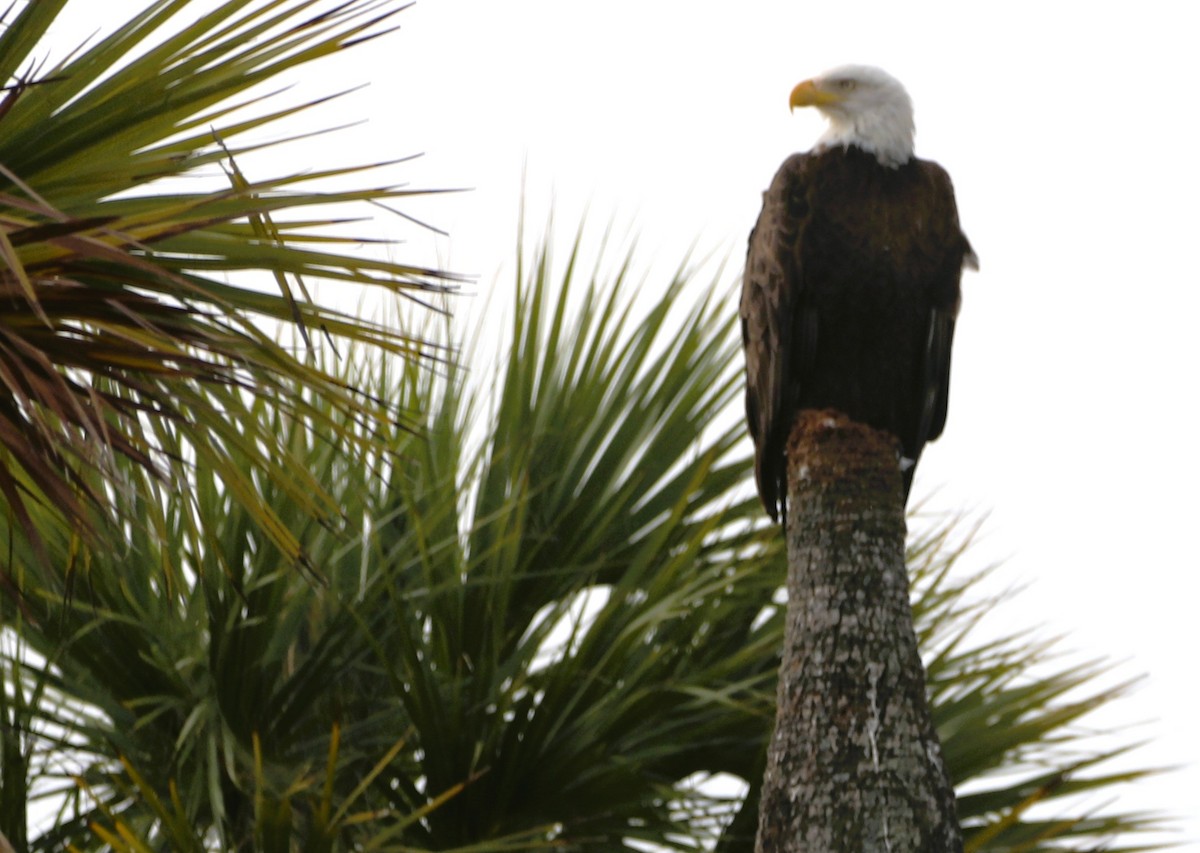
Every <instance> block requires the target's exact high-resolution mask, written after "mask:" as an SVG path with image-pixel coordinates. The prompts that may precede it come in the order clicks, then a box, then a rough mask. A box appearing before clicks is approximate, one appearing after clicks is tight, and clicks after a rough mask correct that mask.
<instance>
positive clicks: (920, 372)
mask: <svg viewBox="0 0 1200 853" xmlns="http://www.w3.org/2000/svg"><path fill="white" fill-rule="evenodd" d="M797 91H799V89H798V90H797ZM794 98H795V95H794ZM793 103H795V101H793ZM973 258H974V255H973V253H972V252H971V247H970V244H969V243H968V242H967V239H966V237H965V236H964V235H963V233H962V231H961V229H960V227H959V221H958V212H957V208H956V206H955V201H954V191H953V188H952V187H951V183H950V178H949V176H948V175H947V174H946V172H945V171H944V170H943V169H942V168H941V167H940V166H938V165H937V164H936V163H932V162H928V161H923V160H918V159H916V158H915V157H914V158H909V159H908V160H907V161H906V162H903V163H902V164H899V165H885V164H884V163H882V162H880V159H879V157H878V156H877V155H876V154H874V153H868V152H867V151H865V150H863V149H862V148H860V147H858V146H856V145H853V144H850V145H837V146H831V147H825V148H824V149H823V150H817V151H813V152H810V153H807V154H797V155H793V156H792V157H790V158H789V159H788V160H787V161H786V162H785V163H784V164H783V166H782V167H781V168H780V169H779V171H778V173H777V174H776V175H775V178H774V180H773V181H772V182H771V187H770V189H768V190H767V191H766V193H764V195H763V209H762V213H761V215H760V216H759V218H758V223H757V225H755V227H754V230H753V232H752V233H751V235H750V247H749V252H748V254H747V258H746V272H745V278H744V282H743V290H742V302H741V317H742V333H743V340H744V343H745V351H746V413H747V417H748V420H749V424H750V434H751V436H752V437H753V439H754V444H755V474H756V477H757V480H758V490H759V494H760V496H761V497H762V501H763V505H764V506H765V507H766V509H767V512H768V513H769V514H770V515H771V517H772V518H774V519H776V520H778V519H779V518H780V516H781V514H782V513H784V512H786V506H785V502H786V496H787V460H786V458H785V445H786V442H787V438H788V433H789V431H790V430H791V427H792V423H793V421H794V419H795V416H796V413H797V412H798V411H800V410H801V409H837V410H839V411H841V412H842V413H844V414H846V415H848V416H849V417H850V418H851V419H853V420H856V421H859V422H861V423H865V424H867V425H869V426H872V427H875V428H876V429H881V430H886V431H887V432H889V433H891V434H892V435H894V436H895V437H896V438H897V439H899V441H900V444H901V446H902V448H903V456H904V459H898V460H897V463H898V464H899V465H901V467H902V470H903V471H904V486H905V495H906V496H907V493H908V488H909V485H910V484H911V480H912V473H913V469H914V468H915V466H916V462H917V460H918V459H919V458H920V455H921V449H922V448H923V447H924V445H925V442H927V441H932V440H933V439H935V438H937V437H938V436H939V435H941V433H942V428H943V427H944V426H945V423H946V404H947V399H948V396H949V384H950V346H951V342H952V340H953V337H954V322H955V317H956V315H957V312H958V303H959V278H960V275H961V271H962V269H963V265H964V261H965V262H967V263H968V264H969V263H972V261H973Z"/></svg>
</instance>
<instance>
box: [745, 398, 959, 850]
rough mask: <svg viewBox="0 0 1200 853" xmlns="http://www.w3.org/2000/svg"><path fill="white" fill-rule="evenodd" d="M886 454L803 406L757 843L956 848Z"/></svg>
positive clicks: (868, 438)
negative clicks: (783, 616)
mask: <svg viewBox="0 0 1200 853" xmlns="http://www.w3.org/2000/svg"><path fill="white" fill-rule="evenodd" d="M896 451H897V445H896V443H895V442H894V440H893V439H891V438H890V437H889V436H888V435H886V434H884V433H880V432H877V431H875V430H872V429H870V428H869V427H865V426H862V425H860V424H857V423H854V422H852V421H850V420H848V419H847V418H845V417H843V416H842V415H840V414H838V413H835V412H812V411H807V412H802V413H801V414H800V417H799V418H798V419H797V422H796V426H795V429H794V430H793V432H792V436H791V441H790V444H789V448H788V460H789V477H788V481H789V487H788V493H789V494H788V512H787V524H788V527H787V544H788V564H789V568H788V619H787V633H786V637H785V640H784V650H783V663H782V666H781V669H780V673H779V698H778V711H777V715H776V723H775V734H774V736H773V738H772V741H771V747H770V754H769V756H768V761H767V771H766V775H765V777H764V781H763V790H762V806H761V812H760V819H759V829H758V843H757V847H756V849H757V851H759V853H785V852H786V853H798V851H807V853H842V851H855V853H857V851H872V853H873V852H874V851H880V853H884V851H888V853H943V851H961V850H962V836H961V832H960V830H959V827H958V820H957V817H956V814H955V800H954V789H953V787H952V786H951V784H950V779H949V776H948V775H947V773H946V769H945V765H944V763H943V761H942V751H941V744H940V743H939V741H938V739H937V734H936V732H935V731H934V729H933V723H932V720H931V718H930V715H929V706H928V702H927V700H926V695H925V670H924V667H923V666H922V664H921V659H920V656H919V654H918V650H917V640H916V635H915V634H914V632H913V626H912V610H911V609H910V606H909V600H908V575H907V572H906V570H905V566H904V533H905V526H904V505H903V498H902V496H901V477H900V471H899V468H898V465H897V464H896V458H897V453H896Z"/></svg>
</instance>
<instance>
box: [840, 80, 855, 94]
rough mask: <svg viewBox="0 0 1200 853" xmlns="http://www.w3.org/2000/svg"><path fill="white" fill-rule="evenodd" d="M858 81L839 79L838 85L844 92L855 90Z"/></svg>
mask: <svg viewBox="0 0 1200 853" xmlns="http://www.w3.org/2000/svg"><path fill="white" fill-rule="evenodd" d="M857 85H858V83H857V82H856V81H854V80H838V81H837V87H838V88H839V89H841V90H842V91H843V92H853V91H854V87H855V86H857Z"/></svg>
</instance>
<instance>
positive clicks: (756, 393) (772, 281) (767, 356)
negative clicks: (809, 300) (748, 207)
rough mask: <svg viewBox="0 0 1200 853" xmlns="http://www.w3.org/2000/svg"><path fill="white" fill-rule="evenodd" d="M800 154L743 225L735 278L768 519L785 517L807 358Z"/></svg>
mask: <svg viewBox="0 0 1200 853" xmlns="http://www.w3.org/2000/svg"><path fill="white" fill-rule="evenodd" d="M808 160H809V155H807V154H797V155H794V156H792V157H790V158H789V159H788V160H787V161H785V162H784V164H783V166H781V167H780V169H779V171H778V172H777V173H776V175H775V178H774V180H773V181H772V182H771V187H770V189H768V190H767V191H766V192H765V193H763V208H762V213H760V214H759V217H758V222H757V223H756V224H755V226H754V230H753V231H752V232H751V233H750V246H749V250H748V251H747V253H746V271H745V275H744V276H743V278H742V301H741V319H742V342H743V344H744V346H745V355H746V416H747V420H748V421H749V425H750V435H751V437H752V438H753V439H754V475H755V479H756V480H757V482H758V494H759V496H760V497H761V498H762V502H763V506H764V507H765V508H766V510H767V513H768V514H769V515H770V516H771V518H772V519H774V520H776V521H779V520H780V518H781V517H783V518H786V511H787V507H786V502H787V460H786V443H787V439H788V430H789V429H790V426H791V419H792V416H793V415H794V414H795V403H796V400H797V399H798V392H797V388H798V386H797V382H798V380H799V379H800V377H801V376H803V375H804V373H805V371H806V369H807V368H810V367H811V365H812V360H813V357H814V354H815V352H816V331H817V318H816V314H815V313H813V312H812V311H809V310H806V309H805V308H804V304H803V298H802V297H803V270H802V268H801V264H800V252H799V247H800V245H801V238H802V237H803V232H804V229H805V226H806V224H807V222H808V217H809V206H808V200H807V181H806V168H805V167H806V165H807V163H808Z"/></svg>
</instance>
